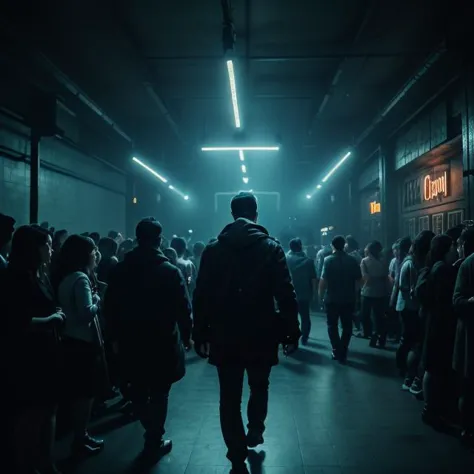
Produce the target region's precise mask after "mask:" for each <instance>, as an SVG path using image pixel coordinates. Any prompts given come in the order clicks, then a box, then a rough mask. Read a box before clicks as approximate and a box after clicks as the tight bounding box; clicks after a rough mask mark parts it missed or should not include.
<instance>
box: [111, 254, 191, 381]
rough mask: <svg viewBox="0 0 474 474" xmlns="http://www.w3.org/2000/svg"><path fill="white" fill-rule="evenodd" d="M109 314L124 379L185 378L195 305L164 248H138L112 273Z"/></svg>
mask: <svg viewBox="0 0 474 474" xmlns="http://www.w3.org/2000/svg"><path fill="white" fill-rule="evenodd" d="M104 312H105V320H106V329H107V330H108V334H109V337H110V338H111V339H112V340H114V341H117V342H118V347H119V359H120V363H121V371H122V372H124V373H125V375H124V376H125V377H135V376H140V375H144V376H146V377H148V376H151V377H160V378H162V379H163V380H164V381H165V382H169V383H173V382H175V381H177V380H179V379H181V378H182V377H183V376H184V373H185V368H184V351H183V344H182V341H184V342H185V343H187V342H188V341H189V339H190V334H191V328H192V321H191V308H190V305H189V300H188V297H187V291H186V285H185V282H184V280H183V277H182V275H181V273H180V271H179V270H178V269H177V268H176V267H175V266H174V265H172V264H171V263H170V262H169V261H168V259H167V258H166V257H165V256H164V255H163V254H162V253H161V251H159V250H155V249H151V248H141V247H138V248H136V249H134V250H132V251H131V252H129V253H127V254H126V256H125V260H124V261H123V262H120V263H118V264H117V266H116V267H115V270H114V272H113V273H112V275H111V279H110V281H109V285H108V288H107V291H106V294H105V301H104Z"/></svg>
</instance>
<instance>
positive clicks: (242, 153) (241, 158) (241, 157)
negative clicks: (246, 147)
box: [239, 150, 245, 161]
mask: <svg viewBox="0 0 474 474" xmlns="http://www.w3.org/2000/svg"><path fill="white" fill-rule="evenodd" d="M239 158H240V161H245V156H244V151H243V150H239Z"/></svg>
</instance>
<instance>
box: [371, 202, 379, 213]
mask: <svg viewBox="0 0 474 474" xmlns="http://www.w3.org/2000/svg"><path fill="white" fill-rule="evenodd" d="M381 211H382V206H381V205H380V203H379V202H377V201H372V202H371V203H370V213H371V214H378V213H379V212H381Z"/></svg>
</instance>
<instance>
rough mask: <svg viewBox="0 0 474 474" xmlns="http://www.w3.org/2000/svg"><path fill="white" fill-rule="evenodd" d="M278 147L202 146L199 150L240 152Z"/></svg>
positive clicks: (275, 149)
mask: <svg viewBox="0 0 474 474" xmlns="http://www.w3.org/2000/svg"><path fill="white" fill-rule="evenodd" d="M279 149H280V147H279V146H203V147H202V148H201V151H238V152H239V153H240V152H241V151H242V152H244V151H278V150H279ZM241 156H242V155H241ZM241 160H242V158H241Z"/></svg>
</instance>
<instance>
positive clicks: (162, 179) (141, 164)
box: [132, 157, 168, 183]
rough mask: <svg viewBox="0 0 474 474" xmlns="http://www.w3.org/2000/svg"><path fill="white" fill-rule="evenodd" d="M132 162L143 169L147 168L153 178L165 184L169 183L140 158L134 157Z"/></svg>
mask: <svg viewBox="0 0 474 474" xmlns="http://www.w3.org/2000/svg"><path fill="white" fill-rule="evenodd" d="M132 160H133V161H134V162H135V163H137V164H138V165H140V166H141V167H142V168H145V169H146V170H147V171H148V172H149V173H151V174H152V175H153V176H155V177H156V178H158V179H159V180H160V181H163V183H167V182H168V180H167V179H166V178H163V176H161V175H160V174H158V173H157V172H156V171H155V170H153V169H151V168H150V167H149V166H147V165H146V164H145V163H143V162H142V161H140V160H139V159H138V158H135V157H133V158H132Z"/></svg>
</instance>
